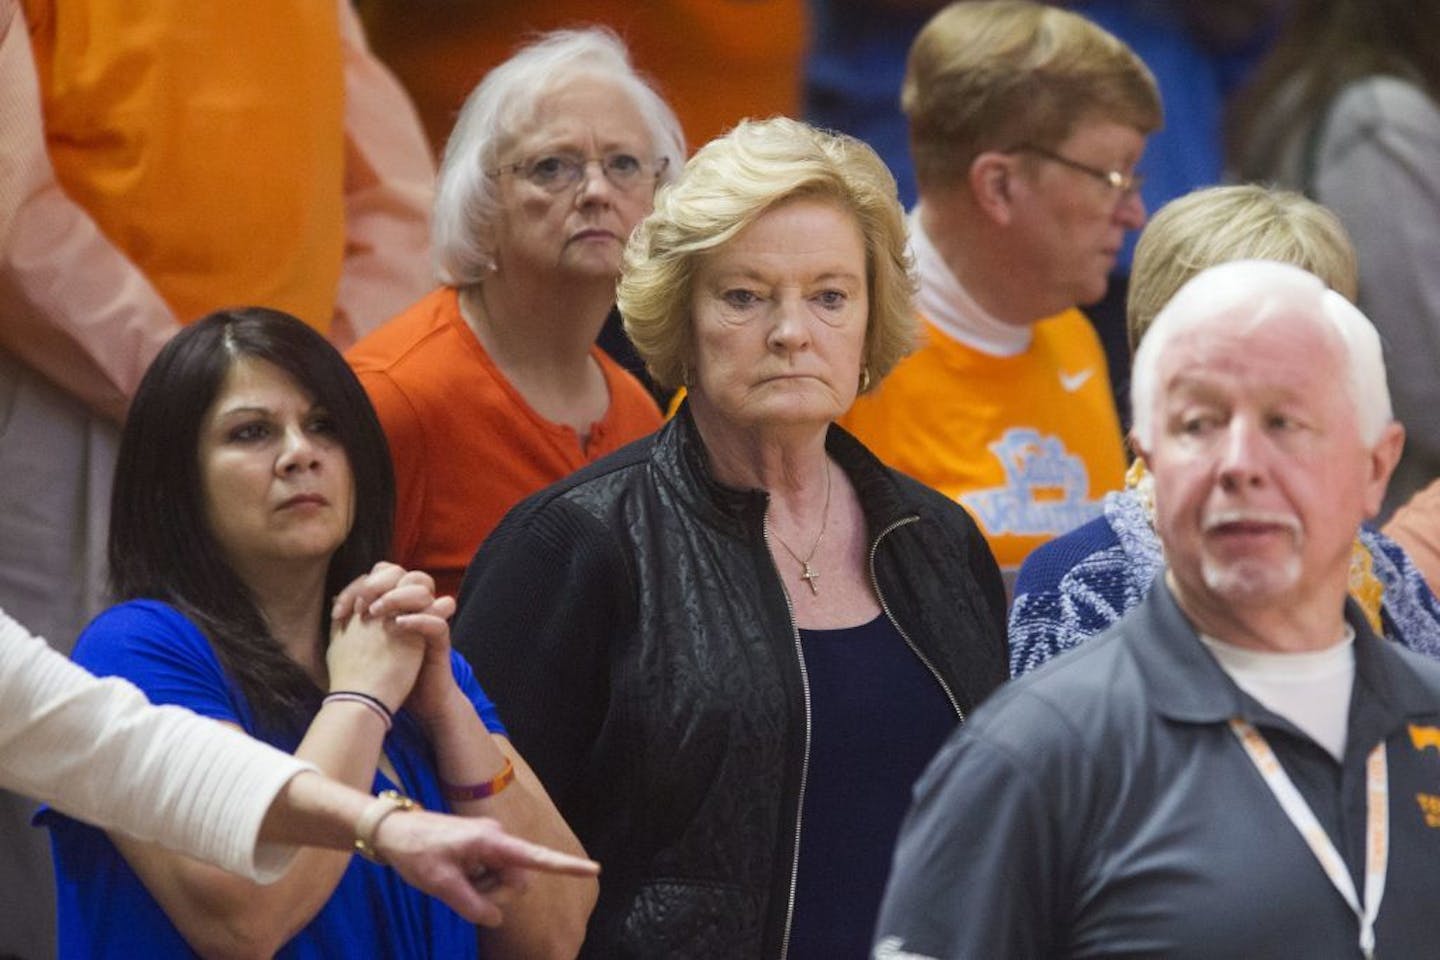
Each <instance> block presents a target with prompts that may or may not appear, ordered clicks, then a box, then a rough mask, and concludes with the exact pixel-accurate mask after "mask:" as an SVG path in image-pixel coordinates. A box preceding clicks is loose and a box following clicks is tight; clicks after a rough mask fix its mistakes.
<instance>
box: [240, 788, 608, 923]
mask: <svg viewBox="0 0 1440 960" xmlns="http://www.w3.org/2000/svg"><path fill="white" fill-rule="evenodd" d="M374 802H375V800H374V798H373V797H370V796H368V795H366V794H363V793H361V792H360V791H358V790H354V789H351V788H349V787H346V786H345V785H344V784H340V783H336V782H335V781H333V780H330V779H328V778H326V777H324V776H321V775H319V774H315V773H301V774H299V775H297V776H296V777H295V778H294V779H292V780H291V781H290V782H289V783H287V784H286V785H285V788H284V789H283V790H281V792H280V795H279V796H278V797H277V798H276V800H275V803H274V804H272V805H271V807H270V812H269V813H268V814H266V817H265V820H264V822H263V823H262V824H261V826H260V840H261V841H262V842H269V843H288V844H301V843H305V844H313V845H316V846H325V847H333V848H335V849H342V850H344V849H349V848H350V847H351V846H352V845H353V844H354V842H355V825H356V823H357V822H358V821H359V819H360V817H361V815H362V814H363V813H364V812H365V809H366V808H367V807H368V806H369V805H370V804H371V803H374ZM374 843H375V848H376V850H377V851H378V852H379V854H380V856H381V859H383V860H384V861H385V862H386V863H388V864H390V865H391V866H393V867H394V868H395V869H396V870H398V871H399V872H400V875H401V876H403V877H404V878H405V879H406V881H407V882H409V883H410V884H411V885H413V886H415V887H417V888H419V889H421V890H424V891H425V892H426V893H429V894H431V895H432V896H436V897H439V898H440V899H441V900H444V901H445V902H446V903H448V904H449V905H450V906H451V907H453V908H454V909H455V910H456V912H458V913H460V914H461V915H462V916H464V917H465V918H466V919H468V920H471V921H473V922H475V923H479V924H482V925H484V926H495V925H497V924H498V923H499V922H500V920H501V917H502V904H501V903H500V902H499V896H500V895H502V894H507V895H508V894H509V892H510V891H518V890H521V889H523V888H524V887H525V884H526V882H527V878H526V872H527V871H530V870H535V871H539V872H543V873H554V874H565V875H569V876H575V877H593V876H595V874H596V873H597V872H598V871H599V865H598V864H596V863H595V862H594V861H593V860H585V859H582V858H580V857H574V856H570V855H568V854H564V853H560V852H558V851H556V850H551V849H550V848H548V847H542V846H540V845H538V844H534V843H530V842H529V841H526V840H521V839H520V838H518V837H515V836H511V835H510V834H508V833H506V832H505V829H504V828H503V827H501V826H500V824H499V823H498V822H497V821H495V820H493V819H490V818H487V817H480V818H476V817H453V816H446V815H444V814H438V813H429V812H424V811H410V812H406V813H404V814H403V815H402V814H398V813H397V814H391V815H390V816H388V817H386V818H385V819H384V820H382V821H381V823H380V826H379V828H378V829H377V830H376V831H375V837H374Z"/></svg>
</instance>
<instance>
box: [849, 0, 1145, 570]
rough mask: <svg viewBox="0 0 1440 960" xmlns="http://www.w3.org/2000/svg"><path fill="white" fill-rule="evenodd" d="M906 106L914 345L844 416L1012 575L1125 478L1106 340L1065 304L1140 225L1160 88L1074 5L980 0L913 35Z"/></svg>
mask: <svg viewBox="0 0 1440 960" xmlns="http://www.w3.org/2000/svg"><path fill="white" fill-rule="evenodd" d="M901 106H902V107H903V108H904V110H905V113H906V116H907V117H908V118H909V122H910V141H911V152H912V154H913V156H914V160H915V170H916V178H917V182H918V185H919V194H920V202H919V204H918V205H917V206H916V208H915V210H914V211H913V213H912V214H911V242H912V247H913V250H914V253H915V259H916V266H917V270H918V273H919V280H920V290H919V295H918V298H917V303H918V305H919V308H920V311H921V312H922V314H923V315H924V317H925V320H926V321H927V322H926V324H925V331H924V341H923V343H922V344H921V346H920V348H919V350H918V351H917V352H916V353H915V354H914V355H912V356H911V357H910V358H908V359H907V360H906V361H904V362H903V363H901V365H900V366H899V367H897V368H896V369H895V371H894V372H893V373H891V375H890V376H889V377H888V378H887V379H886V381H885V383H884V384H883V385H882V386H881V387H880V388H879V389H878V390H876V391H874V392H872V393H870V394H866V395H862V396H861V397H860V398H859V399H858V400H857V401H856V403H855V406H854V407H852V408H851V410H850V413H849V414H848V415H847V416H846V417H845V418H844V420H842V423H843V425H844V426H846V427H847V428H849V429H850V430H851V431H853V432H854V433H856V434H857V435H858V436H859V437H860V439H861V440H863V441H864V442H865V443H866V444H867V445H868V446H869V447H870V448H871V449H872V450H874V451H875V452H876V453H877V454H879V456H880V457H881V458H882V459H883V460H885V461H886V462H887V463H889V464H890V465H891V466H894V467H897V468H898V469H900V470H903V471H905V472H906V473H909V474H911V475H912V476H914V477H915V478H917V479H919V480H921V481H923V482H925V483H928V484H930V485H931V486H933V487H935V488H936V489H938V490H940V491H942V492H944V493H946V494H948V495H950V496H951V497H954V498H955V499H956V500H958V501H959V502H960V503H962V504H963V505H965V507H967V508H968V509H969V510H970V512H971V514H973V515H974V517H975V519H976V521H977V522H978V523H979V524H980V527H981V529H982V530H983V531H984V532H985V535H986V537H987V539H988V540H989V543H990V547H991V549H992V550H993V551H994V553H995V556H996V559H997V560H998V561H999V563H1000V565H1001V568H1002V570H1004V571H1005V572H1006V575H1007V582H1012V583H1013V579H1014V575H1015V572H1016V571H1017V570H1018V569H1019V566H1020V563H1021V561H1023V560H1024V559H1025V557H1026V555H1028V554H1029V552H1030V551H1031V550H1033V549H1035V548H1036V547H1038V546H1040V545H1041V544H1042V543H1045V542H1046V541H1048V540H1050V539H1053V538H1054V537H1056V536H1058V535H1060V534H1062V533H1065V532H1067V531H1069V530H1071V529H1073V528H1075V527H1077V526H1079V525H1080V524H1081V523H1083V522H1085V521H1086V520H1089V519H1090V518H1092V517H1093V516H1095V515H1097V514H1098V512H1099V509H1100V498H1101V497H1102V496H1103V495H1104V493H1105V492H1106V491H1108V490H1114V489H1118V488H1119V487H1120V485H1121V482H1122V480H1123V474H1124V470H1125V458H1124V450H1123V447H1122V443H1121V433H1120V425H1119V420H1118V417H1117V416H1116V412H1115V405H1114V401H1113V399H1112V394H1111V390H1110V379H1109V374H1108V372H1107V369H1106V364H1105V355H1104V351H1103V350H1102V349H1101V346H1100V342H1099V340H1098V338H1097V337H1096V335H1095V332H1094V330H1093V329H1092V328H1091V327H1090V324H1089V321H1088V320H1086V318H1085V317H1084V316H1083V315H1082V314H1081V313H1080V311H1079V310H1078V309H1077V307H1078V306H1081V305H1085V304H1089V303H1094V302H1095V301H1097V300H1099V299H1100V298H1101V297H1102V296H1103V295H1104V294H1105V286H1106V282H1107V278H1108V276H1109V274H1110V270H1111V268H1112V267H1113V266H1114V264H1115V258H1116V255H1117V253H1118V251H1119V249H1120V247H1121V245H1122V243H1123V241H1124V238H1125V234H1126V232H1127V231H1129V230H1136V229H1139V227H1140V226H1142V225H1143V224H1144V222H1145V208H1144V205H1143V204H1142V203H1141V201H1140V197H1139V194H1138V192H1137V191H1138V189H1139V186H1140V176H1139V174H1138V173H1136V171H1135V166H1136V164H1137V163H1138V161H1139V159H1140V155H1141V153H1142V151H1143V150H1144V148H1145V140H1146V137H1147V136H1148V135H1149V134H1150V133H1151V132H1152V131H1154V130H1155V129H1156V128H1157V127H1158V126H1159V125H1160V121H1161V107H1160V97H1159V93H1158V92H1157V90H1156V87H1155V83H1154V79H1153V78H1152V77H1151V75H1150V72H1149V70H1147V69H1146V67H1145V65H1144V64H1143V63H1141V61H1140V59H1139V58H1138V57H1136V56H1135V54H1134V53H1133V52H1132V51H1131V50H1130V49H1129V48H1128V47H1126V46H1125V45H1124V44H1123V43H1122V42H1121V41H1119V40H1117V39H1116V38H1115V37H1113V36H1111V35H1110V34H1108V33H1106V32H1105V31H1104V30H1101V29H1100V28H1099V27H1097V26H1095V25H1094V24H1092V23H1090V22H1089V21H1087V20H1085V19H1084V18H1082V17H1079V16H1077V15H1075V14H1072V13H1069V12H1066V11H1064V10H1060V9H1057V8H1054V7H1049V6H1045V5H1042V4H1037V3H1031V2H1025V0H977V2H964V3H953V4H951V5H950V6H948V7H946V8H945V9H943V10H941V11H940V12H939V13H938V14H936V15H935V16H934V17H933V18H932V19H931V20H930V22H929V23H928V24H926V26H925V28H924V29H923V30H921V32H920V34H919V36H918V37H916V39H915V43H914V45H913V46H912V47H911V50H910V59H909V63H908V66H907V70H906V77H905V84H904V88H903V90H902V93H901Z"/></svg>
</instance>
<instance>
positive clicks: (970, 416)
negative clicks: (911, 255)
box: [840, 310, 1125, 578]
mask: <svg viewBox="0 0 1440 960" xmlns="http://www.w3.org/2000/svg"><path fill="white" fill-rule="evenodd" d="M840 424H841V425H842V426H844V427H845V428H846V429H847V430H849V431H850V432H852V433H854V434H855V435H856V436H857V437H859V438H860V440H861V441H862V442H864V443H865V445H866V446H868V447H869V448H870V449H871V450H872V451H873V452H874V453H875V455H876V456H878V457H879V458H880V459H881V460H883V461H885V462H886V463H887V464H889V465H890V466H892V467H894V468H895V469H897V470H900V471H901V472H903V473H907V474H909V475H910V476H912V477H914V478H915V479H916V480H919V481H920V482H921V483H925V484H928V485H929V486H931V487H934V488H935V489H936V490H939V491H940V492H941V493H943V494H945V495H946V496H948V497H951V498H952V499H954V500H956V501H958V502H959V503H960V504H961V505H962V506H964V507H965V508H966V509H967V510H969V511H970V514H971V515H972V516H973V517H974V518H975V520H976V522H977V523H978V524H979V525H980V529H981V531H982V532H983V533H984V534H985V538H986V540H987V541H989V544H990V549H991V551H993V552H994V554H995V559H996V561H997V562H998V563H999V564H1000V567H1001V569H1002V570H1005V571H1007V572H1008V573H1009V574H1010V575H1011V577H1012V578H1013V575H1014V573H1015V572H1016V571H1018V570H1019V567H1020V564H1021V562H1022V561H1023V560H1024V559H1025V557H1026V556H1028V555H1029V553H1030V551H1032V550H1034V549H1035V548H1036V547H1038V546H1040V545H1041V544H1043V543H1045V542H1046V541H1048V540H1051V539H1053V538H1055V537H1057V536H1059V535H1060V534H1062V533H1067V532H1069V531H1070V530H1073V529H1074V528H1076V527H1078V526H1080V524H1082V523H1084V522H1086V521H1087V520H1089V519H1091V518H1092V517H1095V516H1098V515H1099V513H1100V506H1101V503H1100V501H1101V499H1102V498H1103V496H1104V495H1105V493H1106V492H1107V491H1110V490H1119V489H1120V487H1121V486H1122V484H1123V483H1124V479H1125V450H1124V445H1123V441H1122V438H1121V435H1120V422H1119V418H1118V416H1117V415H1116V413H1115V402H1114V400H1113V399H1112V396H1111V391H1110V375H1109V373H1108V371H1107V368H1106V365H1105V353H1104V350H1103V349H1102V348H1101V346H1100V341H1099V339H1098V338H1097V337H1096V336H1095V331H1094V329H1093V328H1092V327H1091V326H1090V323H1089V321H1087V320H1086V319H1085V317H1084V316H1083V315H1082V314H1081V313H1080V311H1078V310H1067V311H1065V312H1064V313H1061V314H1059V315H1057V316H1055V317H1051V318H1050V319H1048V320H1042V321H1040V322H1039V323H1037V324H1035V326H1034V327H1033V337H1032V339H1031V342H1030V346H1029V348H1028V349H1027V350H1025V351H1024V352H1022V353H1020V354H1017V355H1015V356H1011V357H997V356H993V355H991V354H988V353H984V352H982V351H979V350H976V349H974V348H973V347H971V346H969V345H967V344H965V343H962V342H960V341H959V340H956V339H954V338H952V337H950V336H948V335H946V334H945V333H943V332H942V331H940V330H939V329H938V328H937V327H935V326H934V325H932V324H929V323H926V324H925V342H924V345H923V346H921V347H920V349H919V350H917V351H916V352H915V353H913V354H912V355H910V356H909V357H906V358H905V359H904V360H902V361H901V362H900V364H899V366H897V367H896V368H895V369H894V370H893V371H891V373H890V375H889V376H888V377H887V378H886V379H885V381H884V382H883V383H882V384H881V385H880V386H879V388H877V389H876V390H875V391H873V392H871V393H869V394H866V395H864V396H861V397H859V398H858V399H857V400H856V401H855V405H854V406H853V407H851V408H850V411H849V412H848V413H846V414H845V416H844V417H842V418H841V420H840Z"/></svg>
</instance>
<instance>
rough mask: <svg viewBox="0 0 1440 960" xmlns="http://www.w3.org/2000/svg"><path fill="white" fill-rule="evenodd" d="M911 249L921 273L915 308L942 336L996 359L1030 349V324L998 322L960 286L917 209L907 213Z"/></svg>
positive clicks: (917, 269) (918, 270) (1016, 354)
mask: <svg viewBox="0 0 1440 960" xmlns="http://www.w3.org/2000/svg"><path fill="white" fill-rule="evenodd" d="M910 249H911V251H912V252H913V253H914V254H915V267H916V271H917V272H918V273H919V274H920V290H919V292H918V293H917V294H916V297H915V302H916V305H918V306H919V308H920V312H921V313H923V314H924V315H925V317H926V319H928V320H929V321H930V322H931V323H933V324H934V325H935V326H936V327H937V328H939V330H940V331H941V332H942V333H944V334H945V335H946V336H948V337H951V338H952V339H955V340H959V341H960V342H961V343H963V344H965V345H966V346H968V347H971V348H973V349H975V350H979V351H980V352H981V353H988V354H990V355H991V356H995V357H1014V356H1018V355H1020V354H1022V353H1024V352H1025V351H1026V350H1028V349H1030V341H1031V339H1032V335H1033V332H1032V330H1031V328H1030V326H1029V325H1021V326H1016V325H1015V324H1013V323H1005V322H1004V321H1002V320H997V319H996V318H995V317H994V316H992V315H991V314H990V313H988V312H987V311H986V310H985V308H984V307H982V306H980V304H978V303H976V302H975V298H974V297H972V296H970V293H969V291H967V290H966V289H965V288H964V287H962V286H961V285H960V281H959V280H958V279H956V277H955V274H954V273H952V272H951V270H950V265H949V264H947V263H946V262H945V260H944V258H943V257H941V256H940V251H938V250H936V249H935V244H934V243H932V242H931V240H930V237H929V236H927V235H926V233H925V228H924V227H923V226H922V225H921V223H920V207H918V206H917V207H915V209H914V210H912V211H910Z"/></svg>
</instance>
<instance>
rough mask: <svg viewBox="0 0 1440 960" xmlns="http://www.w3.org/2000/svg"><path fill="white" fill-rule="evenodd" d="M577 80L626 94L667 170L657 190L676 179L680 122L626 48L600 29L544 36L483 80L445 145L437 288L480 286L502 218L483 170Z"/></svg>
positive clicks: (436, 239)
mask: <svg viewBox="0 0 1440 960" xmlns="http://www.w3.org/2000/svg"><path fill="white" fill-rule="evenodd" d="M578 76H585V77H595V78H598V79H600V80H602V81H609V82H611V83H614V84H615V85H617V86H619V87H620V88H621V89H622V90H624V91H625V92H626V93H628V94H629V96H630V99H631V101H632V102H633V103H634V104H635V108H636V109H637V110H638V111H639V112H640V116H641V117H643V118H644V120H645V126H646V128H647V129H648V130H649V133H650V148H651V150H652V152H653V154H654V157H653V159H654V160H655V161H656V162H661V161H663V162H664V164H665V166H664V169H663V170H662V171H661V173H660V179H659V181H658V182H657V184H656V185H657V186H659V185H660V184H664V183H668V182H669V181H670V180H673V179H674V178H675V176H676V175H677V174H678V173H679V171H680V168H681V166H682V165H683V164H684V162H685V134H684V132H683V131H682V130H681V128H680V121H679V120H678V119H676V117H675V111H673V110H671V109H670V106H669V104H667V103H666V102H665V101H664V99H662V98H661V96H660V94H659V93H658V92H656V90H655V88H654V87H652V86H651V85H650V83H649V82H648V81H647V80H646V79H645V78H644V77H642V76H641V75H640V74H639V73H637V72H636V71H635V68H634V66H633V65H632V64H631V62H630V53H629V51H628V50H627V49H626V48H625V44H624V42H623V41H622V40H621V39H620V38H619V37H618V36H616V35H615V34H614V33H613V32H612V31H611V30H609V29H606V28H604V27H587V28H585V29H580V30H555V31H552V32H550V33H547V34H544V35H543V36H541V37H540V38H539V39H538V40H536V41H535V42H534V43H532V44H530V45H528V46H526V47H524V48H522V49H521V50H520V51H519V52H517V53H516V54H515V55H514V56H512V57H511V58H510V59H509V60H506V61H505V62H504V63H502V64H500V65H499V66H498V67H496V68H495V69H493V70H491V71H490V72H489V73H488V74H486V75H485V79H484V80H482V81H480V85H479V86H477V87H476V88H475V89H474V90H473V91H472V92H471V94H470V96H469V97H467V98H466V100H465V106H464V107H462V108H461V110H460V116H459V117H458V118H457V119H456V121H455V128H454V130H452V131H451V133H450V139H449V141H448V142H447V143H446V144H445V157H444V159H443V160H442V161H441V164H440V175H439V182H438V184H437V189H436V192H435V212H434V213H435V215H434V226H433V228H432V236H431V239H432V241H433V243H434V248H435V254H434V255H435V273H436V276H437V277H438V278H439V280H440V282H441V283H444V284H447V285H449V286H456V287H466V286H470V285H472V284H475V283H479V282H480V281H481V280H483V279H484V277H485V274H486V273H487V271H488V268H489V267H490V266H491V265H492V264H493V263H494V250H493V249H492V246H491V236H492V231H493V229H494V226H495V222H496V219H497V217H498V215H499V195H498V191H497V189H496V186H495V178H494V177H492V176H490V175H489V173H488V172H487V171H492V170H494V169H495V167H496V166H497V165H498V164H499V162H500V153H501V151H502V150H504V149H506V148H508V147H509V146H510V145H511V143H512V142H513V141H514V139H515V137H516V135H517V134H518V132H519V130H520V129H521V128H522V127H523V126H524V125H525V124H527V123H529V122H530V121H531V120H532V119H533V118H534V117H535V116H536V108H537V106H538V104H539V102H540V101H541V100H542V99H543V98H544V97H545V96H547V95H548V94H550V93H552V92H553V91H555V90H556V89H557V88H559V87H560V86H562V85H563V84H565V83H567V82H569V81H571V80H573V79H574V78H576V77H578Z"/></svg>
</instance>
